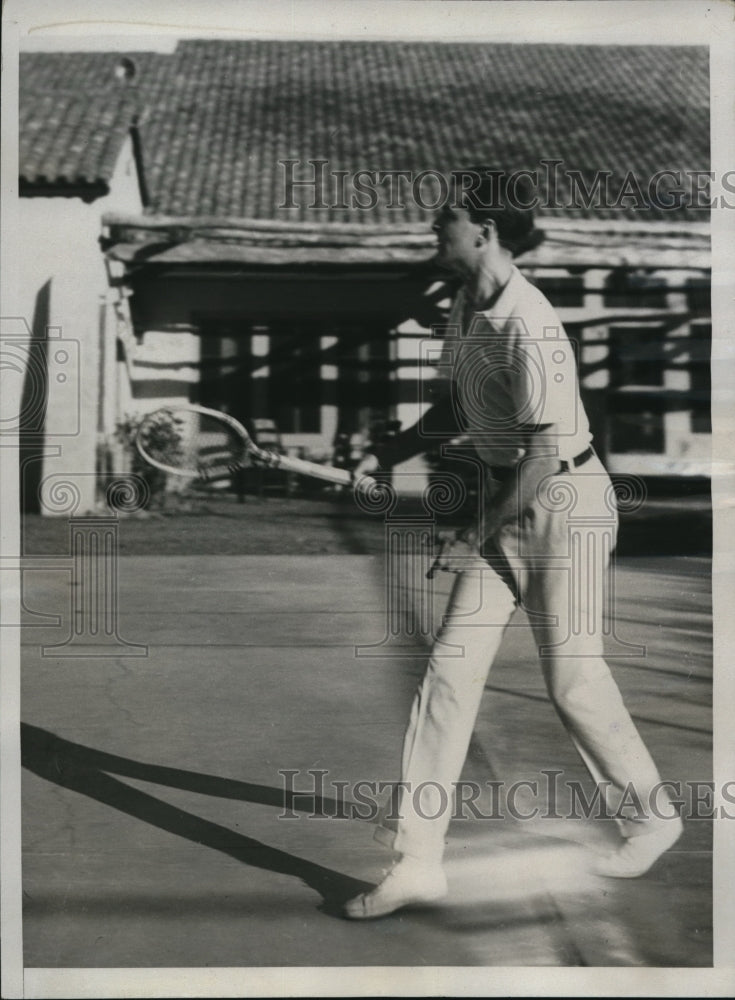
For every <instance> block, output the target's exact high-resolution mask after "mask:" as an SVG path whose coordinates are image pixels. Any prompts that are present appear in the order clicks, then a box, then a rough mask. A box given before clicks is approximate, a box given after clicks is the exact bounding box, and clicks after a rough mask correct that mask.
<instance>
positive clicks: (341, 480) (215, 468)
mask: <svg viewBox="0 0 735 1000" xmlns="http://www.w3.org/2000/svg"><path fill="white" fill-rule="evenodd" d="M135 445H136V448H137V449H138V452H139V453H140V455H141V457H142V458H144V459H145V461H146V462H148V463H149V464H150V465H152V466H154V467H155V468H157V469H162V470H163V471H164V472H170V473H171V474H172V475H175V476H185V477H186V478H187V479H199V480H200V481H201V482H212V481H213V480H217V479H225V478H227V477H228V476H230V475H232V474H233V473H236V472H238V471H239V470H241V469H243V468H245V467H246V464H247V462H248V459H250V460H252V461H253V462H254V463H255V464H257V465H263V466H267V467H269V468H272V469H285V470H286V471H288V472H296V473H299V474H300V475H302V476H311V477H313V478H315V479H324V480H326V481H327V482H330V483H337V484H339V485H342V486H354V487H355V489H359V490H361V491H366V492H370V491H373V490H376V489H377V490H380V484H379V483H378V482H377V481H376V480H375V479H373V478H372V476H368V475H364V474H362V475H361V474H359V470H357V471H356V472H355V473H351V472H349V471H348V470H347V469H336V468H334V467H333V466H331V465H319V464H318V463H316V462H307V461H305V460H304V459H301V458H294V457H292V456H291V455H280V454H277V453H276V452H273V451H266V450H265V449H263V448H259V447H258V445H256V444H255V442H254V441H253V439H252V438H251V437H250V435H249V434H248V432H247V430H246V429H245V428H244V427H243V425H242V424H241V423H240V422H239V421H238V420H235V418H234V417H231V416H230V415H229V414H227V413H220V412H219V411H218V410H210V409H208V408H207V407H204V406H166V407H163V408H161V409H159V410H155V411H154V412H153V413H149V414H147V415H146V416H145V417H144V418H143V420H142V421H141V424H140V427H139V428H138V432H137V434H136V438H135Z"/></svg>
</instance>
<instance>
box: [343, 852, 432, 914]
mask: <svg viewBox="0 0 735 1000" xmlns="http://www.w3.org/2000/svg"><path fill="white" fill-rule="evenodd" d="M446 894H447V878H446V875H445V874H444V871H443V869H442V867H441V865H439V864H436V863H434V864H431V863H427V862H425V861H420V860H418V859H417V858H411V857H403V858H401V860H400V861H398V862H397V863H396V864H395V865H394V867H393V868H392V869H391V871H389V872H388V874H387V875H386V877H385V878H384V879H383V881H382V882H381V883H380V885H378V886H376V888H375V889H372V890H371V891H370V892H363V893H361V894H360V895H359V896H355V898H354V899H351V900H349V901H348V902H347V903H345V907H344V914H345V916H346V917H349V919H350V920H374V919H375V918H376V917H385V916H387V915H388V914H389V913H394V912H395V911H396V910H400V909H401V908H402V907H404V906H421V905H423V904H425V903H435V902H436V901H437V900H439V899H442V898H443V897H444V896H446Z"/></svg>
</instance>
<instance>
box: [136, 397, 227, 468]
mask: <svg viewBox="0 0 735 1000" xmlns="http://www.w3.org/2000/svg"><path fill="white" fill-rule="evenodd" d="M139 442H140V446H141V448H142V450H143V452H144V453H145V454H147V455H148V457H149V458H151V459H153V460H154V462H157V463H159V464H161V465H165V466H168V467H169V468H172V469H176V470H179V471H181V472H190V473H191V474H193V475H200V476H206V475H207V474H211V473H213V472H216V471H217V470H221V471H222V472H223V473H226V472H227V470H228V469H230V468H231V467H232V468H237V467H238V466H241V465H243V464H244V463H245V458H246V448H245V444H244V442H243V441H242V439H241V438H240V436H239V435H238V434H237V433H236V432H235V430H234V429H233V428H231V427H230V426H229V425H228V424H226V423H225V422H224V421H222V420H218V419H216V418H215V417H211V416H209V415H207V414H204V413H197V412H195V411H191V410H183V409H182V410H177V409H167V410H157V411H156V412H155V413H153V414H150V415H149V416H148V417H146V419H145V420H144V421H143V424H142V425H141V428H140V431H139Z"/></svg>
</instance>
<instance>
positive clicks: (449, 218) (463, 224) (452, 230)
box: [431, 205, 482, 275]
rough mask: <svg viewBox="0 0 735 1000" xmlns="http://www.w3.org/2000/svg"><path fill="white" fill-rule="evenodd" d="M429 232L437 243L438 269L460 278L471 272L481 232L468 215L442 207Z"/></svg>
mask: <svg viewBox="0 0 735 1000" xmlns="http://www.w3.org/2000/svg"><path fill="white" fill-rule="evenodd" d="M431 228H432V230H433V231H434V232H435V233H436V236H437V240H438V246H437V255H436V262H437V264H438V265H439V266H440V267H442V268H444V269H445V270H448V271H454V272H456V273H458V274H462V275H466V274H467V273H468V272H472V271H474V270H475V268H476V267H477V261H478V258H479V250H478V242H477V240H478V237H479V235H480V234H481V232H482V228H481V227H480V225H478V223H476V222H473V221H472V220H471V218H470V215H469V212H466V211H465V210H464V209H463V208H450V207H449V206H448V205H445V206H444V207H443V208H442V209H441V210H440V211H439V212H438V213H437V216H436V219H435V220H434V224H433V226H432V227H431Z"/></svg>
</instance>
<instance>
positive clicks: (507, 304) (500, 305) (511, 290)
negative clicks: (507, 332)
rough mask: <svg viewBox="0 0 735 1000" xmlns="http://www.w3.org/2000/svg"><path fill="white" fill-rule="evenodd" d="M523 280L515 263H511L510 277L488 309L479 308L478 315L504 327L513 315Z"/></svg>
mask: <svg viewBox="0 0 735 1000" xmlns="http://www.w3.org/2000/svg"><path fill="white" fill-rule="evenodd" d="M524 281H525V279H524V277H523V275H522V274H521V272H520V271H519V270H518V268H517V267H516V266H515V264H513V265H512V266H511V272H510V278H508V281H507V282H506V284H505V287H504V288H503V290H502V292H501V293H500V295H499V296H498V298H497V299H496V300H495V302H494V303H493V304H492V305H491V306H490V308H489V309H481V310H479V312H480V315H482V316H484V317H485V318H486V319H489V320H490V321H491V322H492V323H493V324H494V325H495V326H497V327H500V328H502V327H504V326H505V324H506V323H507V322H508V320H509V319H511V318H512V316H513V315H514V312H515V306H516V303H517V302H518V299H519V296H520V291H521V284H522V283H523V282H524Z"/></svg>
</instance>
